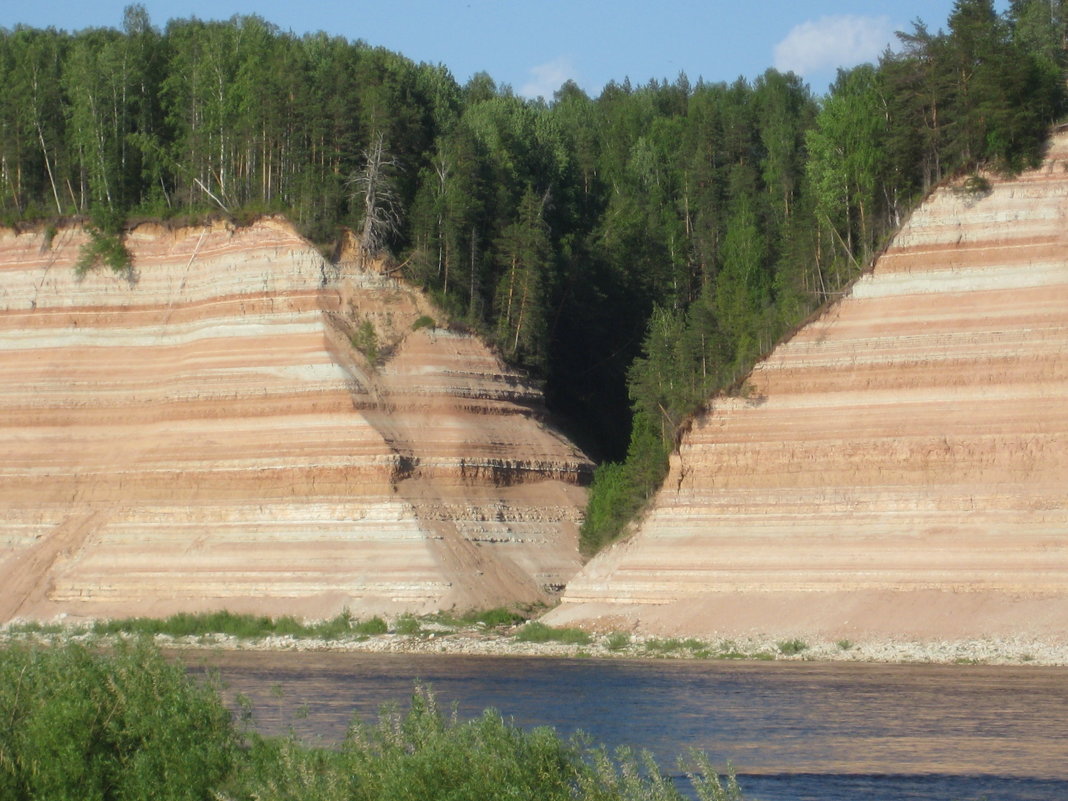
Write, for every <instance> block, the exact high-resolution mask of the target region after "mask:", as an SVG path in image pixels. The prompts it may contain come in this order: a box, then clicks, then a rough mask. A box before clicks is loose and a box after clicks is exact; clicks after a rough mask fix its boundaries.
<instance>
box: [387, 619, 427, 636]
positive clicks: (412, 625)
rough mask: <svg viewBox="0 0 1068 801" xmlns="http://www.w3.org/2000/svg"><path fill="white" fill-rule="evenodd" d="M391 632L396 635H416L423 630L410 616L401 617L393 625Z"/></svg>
mask: <svg viewBox="0 0 1068 801" xmlns="http://www.w3.org/2000/svg"><path fill="white" fill-rule="evenodd" d="M393 630H394V631H395V632H397V634H407V635H416V634H418V633H419V632H420V631H422V630H423V629H422V626H421V625H420V624H419V620H418V619H416V618H415V617H413V616H412V615H401V616H400V617H399V618H397V620H396V621H395V622H394V623H393Z"/></svg>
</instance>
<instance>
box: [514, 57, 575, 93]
mask: <svg viewBox="0 0 1068 801" xmlns="http://www.w3.org/2000/svg"><path fill="white" fill-rule="evenodd" d="M527 72H528V73H529V75H530V80H529V81H527V82H526V83H525V84H523V86H522V87H521V88H520V89H519V94H520V95H522V96H523V97H529V98H535V97H544V98H545V99H546V100H552V98H553V93H554V92H555V91H556V90H557V89H559V88H560V87H561V86H562V85H563V84H564V83H565V82H566V81H568V80H574V79H575V77H576V73H575V64H574V62H573V61H572V60H571V59H570V58H568V57H567V56H560V57H559V58H554V59H553V60H552V61H548V62H546V63H544V64H539V65H538V66H536V67H531V68H530V69H529V70H528V71H527Z"/></svg>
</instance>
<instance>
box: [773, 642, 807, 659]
mask: <svg viewBox="0 0 1068 801" xmlns="http://www.w3.org/2000/svg"><path fill="white" fill-rule="evenodd" d="M778 647H779V653H780V654H782V655H783V656H796V655H797V654H799V653H801V652H802V651H804V650H807V649H808V643H806V642H805V641H804V640H783V641H782V642H780V643H779V646H778Z"/></svg>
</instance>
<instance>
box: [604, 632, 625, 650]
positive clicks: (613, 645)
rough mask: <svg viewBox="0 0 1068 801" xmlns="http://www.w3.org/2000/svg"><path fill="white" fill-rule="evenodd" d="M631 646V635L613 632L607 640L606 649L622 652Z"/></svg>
mask: <svg viewBox="0 0 1068 801" xmlns="http://www.w3.org/2000/svg"><path fill="white" fill-rule="evenodd" d="M628 645H630V635H629V634H627V633H626V632H624V631H613V632H612V633H611V634H609V635H608V636H607V637H606V638H605V647H606V648H607V649H608V650H609V651H622V650H625V649H626V647H627V646H628Z"/></svg>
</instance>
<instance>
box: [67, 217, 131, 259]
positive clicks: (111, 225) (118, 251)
mask: <svg viewBox="0 0 1068 801" xmlns="http://www.w3.org/2000/svg"><path fill="white" fill-rule="evenodd" d="M122 224H123V217H122V215H120V214H118V213H117V212H114V211H112V210H111V209H109V208H108V207H106V206H102V205H100V206H94V207H93V213H92V216H91V217H90V220H89V222H88V224H87V225H86V226H85V230H86V233H88V234H89V241H88V242H86V243H85V244H84V245H82V249H81V252H80V253H79V254H78V261H77V263H76V264H75V265H74V270H75V272H76V273H77V274H78V275H79V276H83V275H85V274H86V273H87V272H89V270H92V269H93V268H94V267H97V266H99V265H101V264H106V265H107V266H108V267H110V268H111V270H112V272H115V273H119V274H126V275H130V271H131V268H132V262H131V260H130V252H129V251H128V250H127V249H126V245H125V244H124V243H123V240H122Z"/></svg>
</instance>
